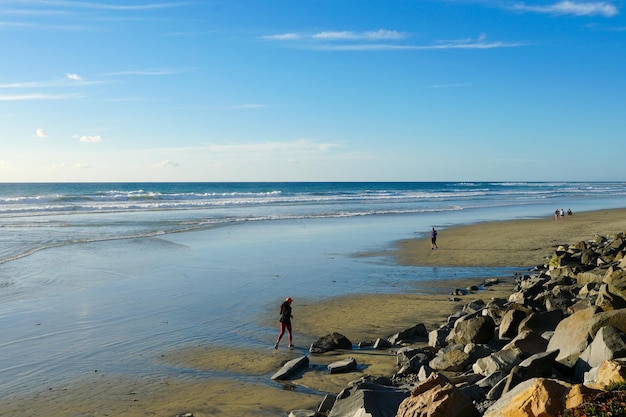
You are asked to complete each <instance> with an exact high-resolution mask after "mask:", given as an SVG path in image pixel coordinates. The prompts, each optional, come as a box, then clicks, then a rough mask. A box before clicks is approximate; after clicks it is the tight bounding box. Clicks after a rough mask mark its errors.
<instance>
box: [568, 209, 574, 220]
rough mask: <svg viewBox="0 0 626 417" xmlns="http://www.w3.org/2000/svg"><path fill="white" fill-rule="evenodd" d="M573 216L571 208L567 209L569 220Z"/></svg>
mask: <svg viewBox="0 0 626 417" xmlns="http://www.w3.org/2000/svg"><path fill="white" fill-rule="evenodd" d="M572 214H574V213H572V209H571V208H568V209H567V218H568V219H570V218H572Z"/></svg>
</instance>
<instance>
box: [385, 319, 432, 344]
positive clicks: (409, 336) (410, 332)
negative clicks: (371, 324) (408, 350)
mask: <svg viewBox="0 0 626 417" xmlns="http://www.w3.org/2000/svg"><path fill="white" fill-rule="evenodd" d="M427 337H428V331H427V330H426V326H424V325H423V324H422V323H420V324H416V325H415V326H413V327H410V328H408V329H405V330H402V331H401V332H399V333H396V334H394V335H393V336H390V337H389V338H388V339H389V343H391V344H392V345H399V344H401V343H414V342H416V341H418V340H420V339H423V338H427Z"/></svg>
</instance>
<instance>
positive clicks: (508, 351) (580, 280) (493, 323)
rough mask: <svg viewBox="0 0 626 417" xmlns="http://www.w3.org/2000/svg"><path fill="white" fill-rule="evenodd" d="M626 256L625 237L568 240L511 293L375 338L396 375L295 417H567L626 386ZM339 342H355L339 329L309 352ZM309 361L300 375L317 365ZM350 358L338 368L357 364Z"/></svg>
mask: <svg viewBox="0 0 626 417" xmlns="http://www.w3.org/2000/svg"><path fill="white" fill-rule="evenodd" d="M625 254H626V237H625V235H624V234H618V235H614V236H608V237H604V236H596V237H595V238H594V239H592V240H589V241H583V242H579V243H577V244H574V245H563V246H559V247H558V248H556V250H555V252H554V253H553V254H552V256H550V257H548V258H546V263H545V264H544V265H541V266H538V267H535V268H533V269H532V270H530V271H529V273H528V274H525V275H517V276H516V277H515V279H516V287H515V291H514V293H513V294H511V295H510V297H508V299H492V300H490V301H489V302H483V301H472V302H468V303H466V304H465V305H464V307H463V308H462V310H459V311H457V312H454V313H453V314H452V315H450V316H449V317H448V319H447V321H446V322H445V323H443V324H442V325H441V326H440V327H438V328H436V329H433V330H431V331H427V329H426V327H425V326H424V325H422V324H418V325H416V326H414V327H412V328H410V329H406V330H405V331H403V332H400V333H398V334H395V335H393V336H390V337H387V338H384V339H379V340H377V341H376V342H374V343H372V344H371V347H370V348H374V349H394V350H395V352H396V355H397V364H398V369H397V372H396V374H394V375H392V376H389V377H378V378H372V377H367V376H365V377H362V378H361V379H359V380H358V381H354V382H353V383H351V384H350V386H348V387H347V388H345V389H344V390H343V391H342V392H341V393H339V394H338V395H327V396H326V398H324V400H323V401H322V403H321V404H320V406H319V408H318V409H317V410H294V411H292V412H291V414H290V416H292V417H317V416H328V417H353V416H364V415H367V416H372V417H394V416H397V417H421V416H451V417H456V416H458V417H465V416H481V415H482V416H486V417H499V416H509V415H515V416H537V415H541V416H557V415H562V413H563V412H564V410H566V409H570V408H573V407H577V406H579V405H580V404H581V402H583V401H584V398H586V397H587V396H588V395H591V394H594V393H597V392H601V391H602V390H605V389H606V387H607V386H609V385H611V384H616V383H623V382H626V257H625V256H624V255H625ZM494 283H495V282H493V281H491V282H490V283H489V284H494ZM462 293H465V292H456V293H455V296H457V295H458V296H462V295H461V294H462ZM472 293H473V292H469V293H468V294H466V295H465V296H471V295H470V294H472ZM335 348H341V349H351V348H352V343H351V342H350V341H349V340H348V339H347V338H345V336H342V335H339V334H333V335H329V336H326V337H324V338H322V339H320V340H319V341H317V342H315V343H314V344H313V345H312V346H311V349H310V352H311V353H320V352H325V351H327V350H331V349H335ZM361 348H364V346H361ZM304 358H306V361H305V360H304V359H302V358H300V359H299V362H298V366H297V367H296V368H297V369H296V371H294V372H297V371H298V369H302V367H306V366H308V358H307V357H306V356H305V357H304ZM349 359H351V360H347V361H344V362H346V363H343V364H337V369H340V371H341V372H350V371H352V370H354V369H356V362H355V361H354V360H353V359H352V358H349ZM294 361H298V359H296V360H294ZM331 368H332V366H329V369H331ZM283 371H284V369H283ZM279 372H280V371H279ZM277 374H278V373H277ZM283 375H289V376H292V375H293V372H292V373H289V372H287V373H286V374H283ZM275 376H276V375H275ZM281 378H282V376H279V377H277V378H276V379H281Z"/></svg>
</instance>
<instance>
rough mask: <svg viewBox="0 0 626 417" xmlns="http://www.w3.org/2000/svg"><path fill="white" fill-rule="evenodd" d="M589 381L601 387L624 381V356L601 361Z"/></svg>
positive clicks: (625, 376)
mask: <svg viewBox="0 0 626 417" xmlns="http://www.w3.org/2000/svg"><path fill="white" fill-rule="evenodd" d="M591 382H593V383H595V386H597V387H598V388H602V389H603V388H605V387H606V386H607V385H611V384H616V383H623V382H626V358H621V359H612V360H610V361H604V362H602V364H601V365H600V366H599V367H598V368H597V372H596V375H595V378H594V379H593V380H592V381H591Z"/></svg>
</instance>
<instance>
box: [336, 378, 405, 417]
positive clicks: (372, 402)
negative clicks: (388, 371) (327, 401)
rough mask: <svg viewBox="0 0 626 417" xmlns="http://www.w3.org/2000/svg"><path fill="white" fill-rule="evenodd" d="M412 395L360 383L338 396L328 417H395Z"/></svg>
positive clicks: (389, 388) (393, 389) (381, 386)
mask: <svg viewBox="0 0 626 417" xmlns="http://www.w3.org/2000/svg"><path fill="white" fill-rule="evenodd" d="M409 395H410V393H409V391H405V390H398V389H395V388H391V387H386V386H383V385H378V384H373V383H368V382H364V383H359V384H356V385H354V386H352V387H350V388H346V389H344V390H343V391H342V392H341V393H340V394H339V395H338V396H337V400H336V401H335V404H334V405H333V408H332V409H331V410H330V413H328V417H354V416H370V417H395V416H396V413H397V412H398V406H399V405H400V403H402V401H403V400H404V399H405V398H407V397H408V396H409Z"/></svg>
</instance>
